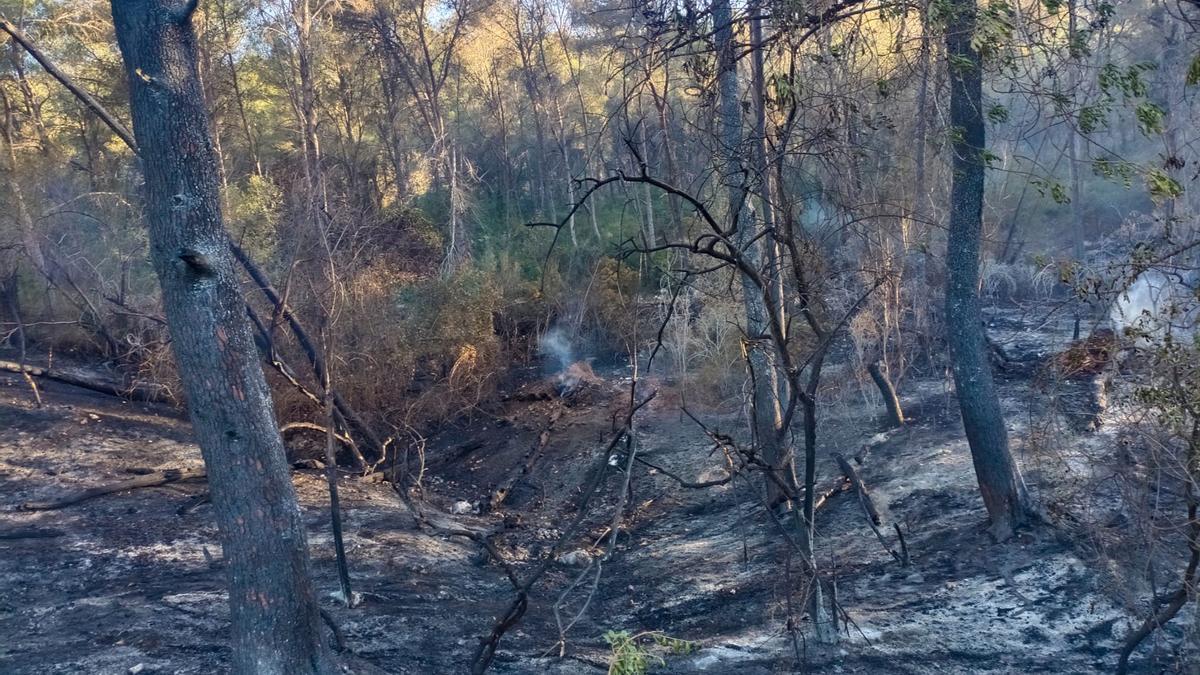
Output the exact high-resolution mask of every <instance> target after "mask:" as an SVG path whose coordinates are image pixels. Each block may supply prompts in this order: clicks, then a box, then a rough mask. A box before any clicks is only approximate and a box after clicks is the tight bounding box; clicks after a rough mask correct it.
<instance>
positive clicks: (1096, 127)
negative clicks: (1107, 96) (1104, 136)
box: [1078, 100, 1111, 134]
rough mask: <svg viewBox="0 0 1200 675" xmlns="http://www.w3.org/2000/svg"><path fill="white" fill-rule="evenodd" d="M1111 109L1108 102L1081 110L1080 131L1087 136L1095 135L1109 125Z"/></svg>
mask: <svg viewBox="0 0 1200 675" xmlns="http://www.w3.org/2000/svg"><path fill="white" fill-rule="evenodd" d="M1110 108H1111V105H1110V103H1109V102H1108V101H1107V100H1104V101H1101V102H1099V103H1094V104H1092V105H1085V106H1083V107H1082V108H1080V109H1079V117H1078V123H1079V131H1080V132H1082V133H1085V134H1094V133H1096V132H1097V131H1100V130H1101V129H1103V128H1104V127H1105V126H1107V125H1108V111H1109V109H1110Z"/></svg>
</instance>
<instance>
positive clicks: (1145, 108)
mask: <svg viewBox="0 0 1200 675" xmlns="http://www.w3.org/2000/svg"><path fill="white" fill-rule="evenodd" d="M1134 112H1135V114H1136V115H1137V120H1138V128H1139V129H1141V131H1142V133H1143V134H1145V135H1147V136H1150V135H1151V134H1161V133H1162V131H1163V118H1164V117H1166V114H1167V113H1166V111H1165V110H1163V109H1162V108H1160V107H1158V106H1157V105H1155V104H1154V103H1151V102H1149V101H1143V102H1142V103H1139V104H1138V106H1137V108H1135V109H1134Z"/></svg>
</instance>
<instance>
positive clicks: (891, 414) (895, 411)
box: [867, 361, 904, 427]
mask: <svg viewBox="0 0 1200 675" xmlns="http://www.w3.org/2000/svg"><path fill="white" fill-rule="evenodd" d="M867 372H868V373H870V374H871V379H872V380H874V381H875V386H876V387H878V388H879V393H880V394H881V395H882V396H883V404H884V405H885V406H886V407H887V411H888V425H889V426H891V427H902V426H904V409H903V408H901V407H900V397H899V396H897V395H896V388H895V387H893V386H892V381H891V380H889V379H888V377H887V375H886V374H885V373H884V372H883V361H875V362H873V363H871V365H869V366H867Z"/></svg>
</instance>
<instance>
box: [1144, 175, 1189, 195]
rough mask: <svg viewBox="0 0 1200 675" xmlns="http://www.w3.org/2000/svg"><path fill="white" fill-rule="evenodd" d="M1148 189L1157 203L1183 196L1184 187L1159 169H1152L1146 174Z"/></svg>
mask: <svg viewBox="0 0 1200 675" xmlns="http://www.w3.org/2000/svg"><path fill="white" fill-rule="evenodd" d="M1146 189H1148V190H1149V191H1150V196H1151V198H1153V199H1154V200H1155V201H1165V200H1168V199H1175V198H1177V197H1181V196H1183V186H1182V185H1180V184H1179V181H1177V180H1175V179H1174V178H1172V177H1171V176H1170V175H1168V174H1167V172H1166V171H1163V170H1162V169H1159V168H1152V169H1150V170H1149V171H1147V172H1146Z"/></svg>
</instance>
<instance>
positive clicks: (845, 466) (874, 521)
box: [833, 453, 908, 565]
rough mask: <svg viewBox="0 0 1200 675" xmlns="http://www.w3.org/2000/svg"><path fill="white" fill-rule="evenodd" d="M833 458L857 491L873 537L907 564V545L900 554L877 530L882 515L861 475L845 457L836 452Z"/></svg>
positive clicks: (902, 562) (897, 559) (897, 531)
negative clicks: (902, 553) (873, 534)
mask: <svg viewBox="0 0 1200 675" xmlns="http://www.w3.org/2000/svg"><path fill="white" fill-rule="evenodd" d="M833 458H834V459H835V460H836V461H837V463H838V467H839V468H840V469H841V470H842V473H843V474H844V475H845V476H846V480H847V481H849V483H850V485H851V487H853V488H854V491H855V492H857V493H858V502H859V504H861V505H862V509H863V513H864V514H866V516H867V525H870V526H871V531H872V532H874V533H875V537H876V538H877V539H879V543H880V545H882V546H883V550H885V551H887V552H888V554H889V555H891V556H892V558H894V559H895V560H896V562H898V563H901V564H903V565H907V564H908V562H907V561H908V545H907V544H903V546H904V555H903V556H902V555H900V554H899V553H896V551H895V549H893V548H892V547H891V546H890V545H888V543H887V539H884V538H883V533H882V532H880V531H879V526H880V525H882V524H883V517H882V516H880V515H879V509H878V507H876V506H875V500H873V499H871V493H870V492H868V491H867V484H866V483H864V482H863V480H862V477H860V476H859V475H858V471H856V470H855V469H854V467H853V466H852V465H851V464H850V462H848V461H846V458H845V457H843V456H842V455H840V454H838V453H834V455H833ZM899 532H900V530H899V528H897V530H896V533H897V534H899ZM900 537H901V539H900V541H901V542H902V543H903V542H904V538H903V535H900Z"/></svg>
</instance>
